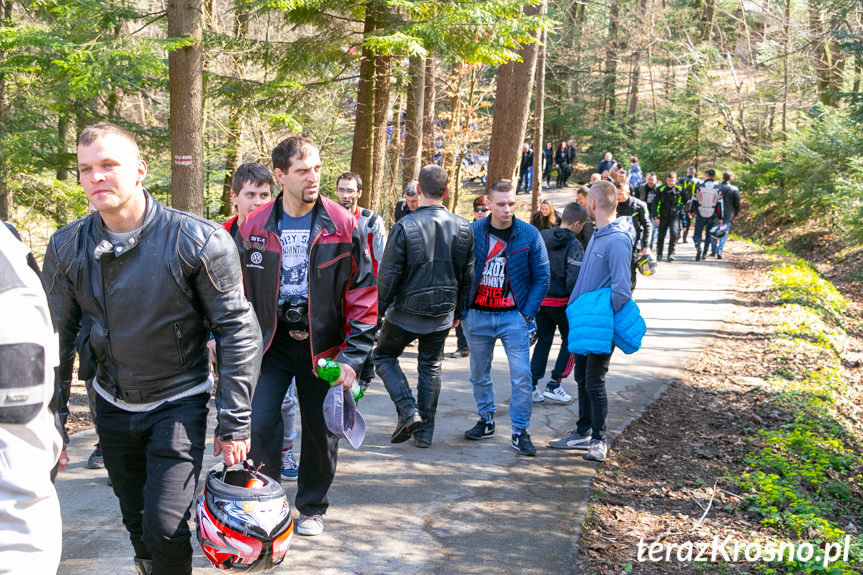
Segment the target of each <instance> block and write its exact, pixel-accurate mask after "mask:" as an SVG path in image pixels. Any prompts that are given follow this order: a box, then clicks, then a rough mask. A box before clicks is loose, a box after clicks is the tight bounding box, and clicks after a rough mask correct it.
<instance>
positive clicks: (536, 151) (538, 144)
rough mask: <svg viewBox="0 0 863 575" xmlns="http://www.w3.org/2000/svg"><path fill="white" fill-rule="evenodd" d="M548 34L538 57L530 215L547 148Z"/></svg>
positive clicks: (537, 196) (536, 206)
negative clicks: (544, 124) (545, 129)
mask: <svg viewBox="0 0 863 575" xmlns="http://www.w3.org/2000/svg"><path fill="white" fill-rule="evenodd" d="M547 41H548V34H547V33H546V32H543V33H542V45H541V46H540V47H539V53H538V54H537V56H536V93H535V94H534V97H533V106H534V108H533V115H534V121H535V124H534V128H533V188H532V189H531V196H530V213H534V212H536V211H537V210H538V209H539V200H540V190H541V189H542V156H543V149H544V148H545V141H544V134H543V123H544V122H545V43H546V42H547Z"/></svg>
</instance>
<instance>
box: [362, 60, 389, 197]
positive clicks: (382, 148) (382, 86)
mask: <svg viewBox="0 0 863 575" xmlns="http://www.w3.org/2000/svg"><path fill="white" fill-rule="evenodd" d="M391 66H392V57H391V56H375V85H374V114H373V118H374V127H373V130H374V131H373V145H374V148H373V152H372V170H371V174H372V177H371V183H368V181H367V180H364V181H363V189H364V190H365V193H364V194H363V195H362V197H360V205H361V206H362V207H364V208H368V209H370V210H372V211H378V209H379V208H378V206H379V204H380V198H381V195H382V194H383V189H384V174H385V173H386V167H387V115H388V114H389V111H390V67H391Z"/></svg>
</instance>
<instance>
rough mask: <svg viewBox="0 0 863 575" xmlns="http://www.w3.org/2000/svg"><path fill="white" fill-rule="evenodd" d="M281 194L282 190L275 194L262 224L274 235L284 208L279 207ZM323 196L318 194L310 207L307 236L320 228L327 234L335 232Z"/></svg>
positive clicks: (311, 236) (315, 234) (314, 235)
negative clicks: (310, 226)
mask: <svg viewBox="0 0 863 575" xmlns="http://www.w3.org/2000/svg"><path fill="white" fill-rule="evenodd" d="M283 194H284V192H280V193H279V195H278V196H276V199H275V201H273V208H272V209H271V210H270V215H269V217H267V221H266V223H265V224H264V229H265V230H267V231H268V232H272V233H274V234H276V235H279V218H280V217H281V214H282V213H283V212H284V209H283V208H281V206H282V195H283ZM323 198H324V197H323V196H321V195H318V199H317V200H316V201H315V207H314V208H312V229H311V233H310V234H309V238H312V239H313V238H315V237H316V236H317V235H318V232H320V230H321V229H324V230H326V232H327V234H334V233H335V232H336V224H335V222H334V221H333V218H332V216H330V214H329V212H328V211H327V208H326V204H324V200H323Z"/></svg>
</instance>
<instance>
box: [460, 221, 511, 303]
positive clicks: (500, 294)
mask: <svg viewBox="0 0 863 575" xmlns="http://www.w3.org/2000/svg"><path fill="white" fill-rule="evenodd" d="M512 228H513V226H510V227H508V228H506V229H504V230H499V229H497V228H495V227H494V226H492V225H491V222H489V226H488V230H489V237H488V253H487V254H486V256H485V264H484V265H483V268H482V275H481V276H480V278H479V286H478V287H477V289H476V295H475V296H474V298H473V302H471V307H472V308H473V309H480V310H483V311H494V312H501V311H511V310H514V309H517V308H516V306H515V299H514V298H513V297H512V289H510V285H509V277H508V276H507V270H506V248H507V245H508V244H509V239H510V237H512Z"/></svg>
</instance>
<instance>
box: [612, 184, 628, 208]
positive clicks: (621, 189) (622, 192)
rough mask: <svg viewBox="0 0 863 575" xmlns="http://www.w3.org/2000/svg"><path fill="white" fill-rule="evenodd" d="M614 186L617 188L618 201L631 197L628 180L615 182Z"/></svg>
mask: <svg viewBox="0 0 863 575" xmlns="http://www.w3.org/2000/svg"><path fill="white" fill-rule="evenodd" d="M614 188H615V189H616V190H617V202H618V203H620V202H625V201H626V200H628V199H629V184H627V183H626V182H619V181H616V182H614Z"/></svg>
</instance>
